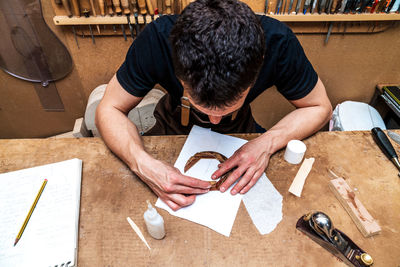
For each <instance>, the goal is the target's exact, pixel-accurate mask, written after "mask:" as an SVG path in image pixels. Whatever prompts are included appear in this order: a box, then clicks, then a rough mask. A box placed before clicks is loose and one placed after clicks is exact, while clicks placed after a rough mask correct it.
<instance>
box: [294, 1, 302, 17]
mask: <svg viewBox="0 0 400 267" xmlns="http://www.w3.org/2000/svg"><path fill="white" fill-rule="evenodd" d="M300 6H301V0H297V4H296V9H295V12H296V15H297V13H299V10H300Z"/></svg>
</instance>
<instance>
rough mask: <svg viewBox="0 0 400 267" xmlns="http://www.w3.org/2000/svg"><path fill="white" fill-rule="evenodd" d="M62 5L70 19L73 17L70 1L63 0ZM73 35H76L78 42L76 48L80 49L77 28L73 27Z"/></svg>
mask: <svg viewBox="0 0 400 267" xmlns="http://www.w3.org/2000/svg"><path fill="white" fill-rule="evenodd" d="M61 2H62V5H63V7H64V9H65V12H66V13H67V16H68V17H72V11H71V6H70V5H69V1H68V0H62V1H61ZM72 33H73V34H74V38H75V42H76V46H77V47H78V49H79V43H78V38H77V37H76V31H75V26H74V25H72Z"/></svg>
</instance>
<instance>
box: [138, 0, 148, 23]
mask: <svg viewBox="0 0 400 267" xmlns="http://www.w3.org/2000/svg"><path fill="white" fill-rule="evenodd" d="M138 5H139V12H140V14H142V16H143V21H144V25H145V26H146V23H147V21H146V14H147V11H146V0H138Z"/></svg>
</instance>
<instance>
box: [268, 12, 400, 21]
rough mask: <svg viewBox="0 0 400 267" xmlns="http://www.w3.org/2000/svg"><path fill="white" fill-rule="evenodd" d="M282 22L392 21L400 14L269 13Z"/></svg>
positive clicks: (399, 18) (398, 17) (398, 18)
mask: <svg viewBox="0 0 400 267" xmlns="http://www.w3.org/2000/svg"><path fill="white" fill-rule="evenodd" d="M269 16H270V17H272V18H275V19H277V20H280V21H282V22H325V21H328V22H329V21H394V20H400V14H397V13H389V14H376V13H372V14H370V13H362V14H325V13H324V14H318V13H316V14H310V13H307V14H305V15H304V14H297V15H296V14H285V15H269Z"/></svg>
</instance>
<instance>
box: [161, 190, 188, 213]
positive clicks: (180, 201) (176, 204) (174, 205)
mask: <svg viewBox="0 0 400 267" xmlns="http://www.w3.org/2000/svg"><path fill="white" fill-rule="evenodd" d="M195 200H196V196H195V195H190V196H184V195H181V194H172V195H169V199H165V200H164V202H165V203H166V204H167V205H168V206H169V207H170V208H171V209H172V210H174V211H177V210H179V209H180V208H183V207H186V206H189V205H191V204H193V202H194V201H195Z"/></svg>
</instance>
